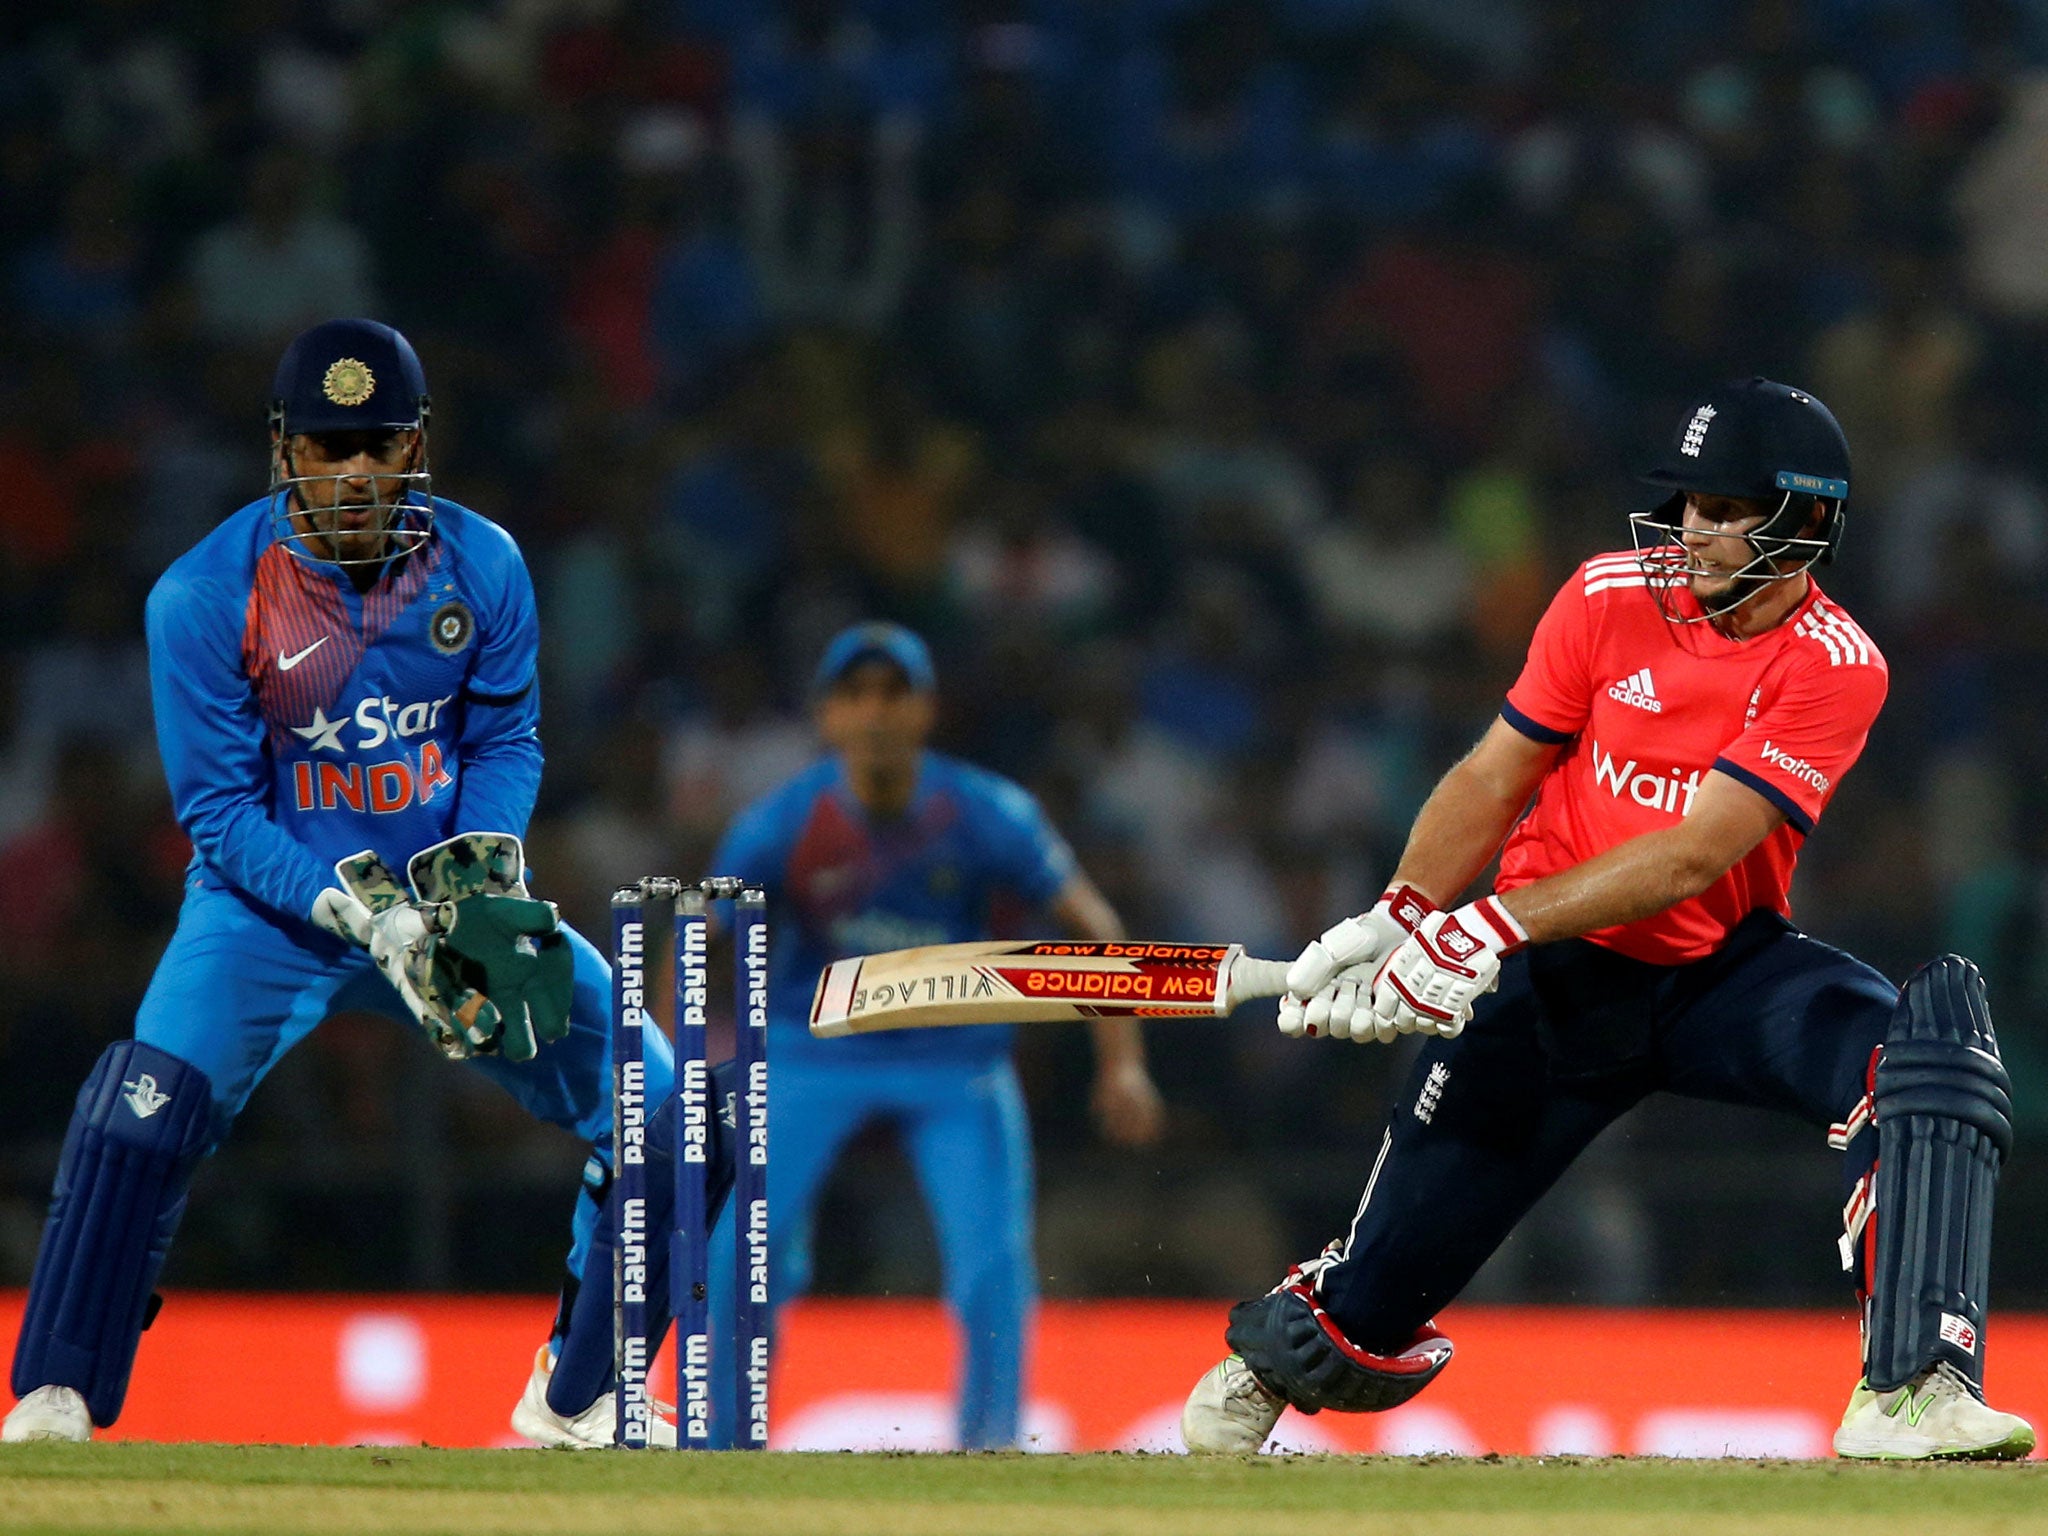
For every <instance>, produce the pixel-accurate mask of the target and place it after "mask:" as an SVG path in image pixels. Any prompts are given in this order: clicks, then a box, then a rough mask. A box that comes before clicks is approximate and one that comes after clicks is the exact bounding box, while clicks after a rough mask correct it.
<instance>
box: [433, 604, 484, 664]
mask: <svg viewBox="0 0 2048 1536" xmlns="http://www.w3.org/2000/svg"><path fill="white" fill-rule="evenodd" d="M475 633H476V615H475V614H473V613H471V612H470V611H469V604H467V603H465V602H463V601H462V599H460V598H452V599H450V600H449V601H448V602H445V603H443V604H442V605H441V606H440V607H439V608H437V609H435V610H434V616H433V618H432V619H430V620H428V621H427V634H428V636H429V637H430V638H431V639H432V640H433V642H434V649H435V650H437V651H439V652H440V653H441V654H442V655H443V656H453V655H455V654H456V652H458V651H460V650H461V649H462V648H463V647H464V646H466V645H468V644H469V641H470V637H471V636H473V635H474V634H475Z"/></svg>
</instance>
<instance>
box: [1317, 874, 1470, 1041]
mask: <svg viewBox="0 0 2048 1536" xmlns="http://www.w3.org/2000/svg"><path fill="white" fill-rule="evenodd" d="M1435 910H1436V904H1435V903H1434V902H1432V901H1431V900H1430V899H1429V898H1428V897H1427V896H1425V895H1423V894H1422V893H1421V892H1420V891H1418V890H1416V889H1415V887H1413V886H1412V885H1397V886H1395V887H1393V888H1392V889H1391V890H1389V891H1388V892H1387V893H1386V894H1385V895H1383V896H1381V897H1380V899H1379V900H1378V901H1377V902H1376V903H1374V905H1373V908H1372V910H1371V911H1370V912H1361V913H1360V914H1359V915H1358V916H1357V917H1347V918H1345V919H1344V921H1343V922H1341V923H1339V924H1337V925H1336V926H1335V927H1334V928H1331V929H1329V930H1327V931H1326V932H1325V933H1324V934H1323V936H1322V937H1321V938H1319V939H1315V940H1313V941H1312V942H1311V943H1310V944H1309V946H1308V947H1307V948H1306V949H1304V950H1303V951H1302V952H1301V953H1300V954H1299V955H1298V956H1296V957H1295V961H1294V964H1293V965H1291V966H1289V967H1288V968H1287V995H1286V996H1285V997H1283V998H1281V999H1280V1033H1281V1034H1283V1035H1286V1036H1288V1037H1289V1038H1290V1039H1299V1038H1301V1037H1302V1036H1304V1035H1306V1036H1308V1037H1310V1038H1311V1039H1313V1038H1315V1037H1316V1036H1318V1035H1331V1036H1334V1037H1335V1038H1337V1039H1340V1040H1345V1039H1349V1040H1357V1041H1360V1042H1363V1041H1366V1040H1370V1039H1373V1038H1374V1033H1373V1028H1372V994H1373V983H1374V981H1375V980H1376V979H1377V977H1378V975H1379V972H1380V969H1381V967H1383V966H1384V965H1385V964H1386V962H1387V960H1388V959H1389V958H1390V957H1391V956H1392V955H1393V953H1394V951H1395V950H1396V949H1397V948H1399V947H1400V944H1401V942H1402V940H1404V939H1406V938H1407V937H1408V935H1409V934H1411V933H1413V932H1414V931H1415V926H1416V924H1418V923H1420V922H1421V921H1422V920H1423V919H1424V918H1425V917H1427V916H1428V915H1429V914H1430V913H1432V912H1434V911H1435ZM1354 1024H1357V1025H1358V1026H1361V1027H1360V1028H1359V1029H1357V1030H1354V1028H1353V1026H1354ZM1389 1038H1391V1037H1389Z"/></svg>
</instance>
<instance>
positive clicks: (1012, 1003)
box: [811, 940, 1287, 1038]
mask: <svg viewBox="0 0 2048 1536" xmlns="http://www.w3.org/2000/svg"><path fill="white" fill-rule="evenodd" d="M1286 990H1287V962H1286V961H1284V960H1259V959H1255V958H1253V957H1252V956H1250V955H1247V954H1246V953H1245V952H1244V946H1243V945H1242V944H1146V943H1140V942H1136V941H1131V942H1126V943H1120V944H1102V943H1087V942H1078V941H1077V942H1064V943H1063V942H1033V941H1030V940H1024V941H1019V942H1010V943H994V942H990V943H975V944H929V945H926V946H924V947H923V948H919V949H892V950H888V951H886V952H884V953H882V954H878V955H855V956H853V957H852V958H850V959H846V960H834V961H833V962H832V963H831V964H830V965H828V966H826V967H825V971H824V974H823V975H821V976H820V977H819V978H818V990H817V992H816V993H815V994H814V995H813V996H812V998H811V1033H812V1034H814V1035H818V1036H822V1037H826V1038H830V1037H832V1036H836V1035H864V1034H867V1033H869V1032H871V1031H874V1030H884V1029H934V1028H937V1027H938V1026H940V1025H944V1024H1043V1023H1058V1022H1062V1021H1065V1020H1070V1019H1101V1018H1222V1017H1223V1016H1224V1015H1226V1014H1228V1013H1229V1012H1230V1011H1231V1010H1232V1009H1233V1008H1235V1007H1236V1006H1237V1005H1238V1004H1239V1003H1241V1002H1244V1001H1245V1000H1246V999H1247V998H1253V997H1278V996H1279V995H1280V994H1281V993H1282V992H1285V991H1286Z"/></svg>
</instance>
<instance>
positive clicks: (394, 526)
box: [270, 320, 434, 565]
mask: <svg viewBox="0 0 2048 1536" xmlns="http://www.w3.org/2000/svg"><path fill="white" fill-rule="evenodd" d="M270 397H271V398H270V426H271V430H272V432H273V433H275V434H276V436H277V446H276V449H275V451H274V452H273V454H272V468H271V482H270V520H271V529H272V531H273V532H274V533H275V534H276V536H277V539H278V541H279V542H280V543H283V544H285V545H286V546H287V547H288V548H290V549H291V550H293V552H294V553H296V554H299V555H302V556H304V557H305V558H307V559H310V560H317V561H320V562H322V563H326V564H341V565H359V564H375V563H381V562H382V561H384V560H387V559H390V558H391V557H392V556H393V555H399V554H404V553H406V552H408V551H410V550H413V549H416V548H418V547H419V546H420V545H422V544H424V543H425V542H426V541H427V539H428V538H429V537H430V536H431V535H432V532H433V526H434V496H433V477H432V476H431V474H429V472H428V470H427V450H426V442H425V439H424V436H422V439H421V441H420V445H419V448H418V452H417V455H416V457H415V458H414V459H413V461H412V468H410V469H407V470H403V471H400V472H397V473H393V474H389V475H382V474H380V475H378V476H376V477H375V478H376V483H377V484H378V485H379V486H380V487H390V489H389V490H388V496H389V499H388V500H380V501H377V502H375V503H374V504H373V505H374V506H375V507H376V508H377V510H378V513H379V516H380V519H381V522H382V525H383V527H384V529H385V531H386V532H387V533H388V534H389V535H390V537H389V539H388V540H387V541H386V542H385V544H384V545H382V546H381V547H380V551H379V553H378V554H376V555H375V556H374V557H364V558H362V559H348V558H344V557H341V556H339V555H333V554H327V555H323V554H321V553H319V546H320V545H321V544H323V543H324V542H325V541H326V539H327V535H326V534H325V533H324V532H322V530H320V529H319V528H317V527H315V526H312V524H311V521H310V519H309V518H308V517H307V516H305V515H304V507H305V502H304V500H303V498H302V497H300V496H298V495H297V494H295V493H296V492H298V491H299V490H301V488H303V487H305V486H306V485H308V484H310V483H311V482H313V481H316V480H324V481H332V480H337V479H342V478H347V477H342V476H334V475H302V474H300V473H299V472H298V470H297V468H296V467H295V466H294V464H293V462H292V453H291V439H292V438H293V437H296V436H299V435H302V434H303V435H307V436H319V435H322V434H325V433H332V432H367V433H384V432H393V431H404V430H415V431H419V432H421V433H422V434H424V432H425V429H426V425H427V414H428V400H427V375H426V370H425V369H423V368H422V367H421V366H420V359H419V354H418V353H416V352H414V351H413V349H412V343H411V342H409V341H407V340H406V339H405V337H404V336H403V335H401V334H400V333H399V332H398V331H396V330H394V329H393V328H392V327H390V326H388V325H385V324H383V323H381V322H380V321H376V320H328V321H325V322H323V323H322V324H319V325H316V326H314V327H313V328H312V329H311V330H308V331H302V332H301V333H300V334H299V335H298V336H296V337H294V338H293V339H292V342H291V345H289V346H287V347H286V348H285V349H284V356H283V357H281V358H279V359H278V364H277V374H276V377H275V378H274V379H273V380H272V383H271V389H270ZM379 494H386V493H385V492H384V491H382V490H380V492H379ZM329 547H330V548H331V547H332V546H329Z"/></svg>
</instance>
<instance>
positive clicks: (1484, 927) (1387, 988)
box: [1372, 896, 1529, 1040]
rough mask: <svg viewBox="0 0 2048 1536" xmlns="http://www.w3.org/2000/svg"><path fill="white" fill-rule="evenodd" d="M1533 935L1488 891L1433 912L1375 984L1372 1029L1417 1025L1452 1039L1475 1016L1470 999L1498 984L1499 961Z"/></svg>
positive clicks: (1387, 1035)
mask: <svg viewBox="0 0 2048 1536" xmlns="http://www.w3.org/2000/svg"><path fill="white" fill-rule="evenodd" d="M1528 942H1529V935H1528V933H1527V932H1526V931H1525V930H1524V929H1523V927H1522V925H1521V924H1520V923H1518V922H1516V921H1515V919H1514V917H1513V915H1512V914H1511V913H1509V911H1508V909H1507V908H1506V907H1504V906H1502V905H1501V904H1500V903H1499V902H1498V901H1497V900H1495V899H1494V898H1493V897H1491V896H1482V897H1480V898H1479V899H1478V900H1477V901H1473V902H1467V903H1466V904H1465V905H1464V906H1462V907H1460V908H1458V909H1457V911H1455V912H1436V913H1432V914H1431V915H1430V916H1429V917H1427V918H1425V919H1423V921H1422V922H1421V923H1419V924H1418V925H1417V926H1416V929H1415V932H1414V933H1412V934H1410V935H1409V936H1408V938H1407V939H1406V941H1404V942H1403V943H1402V945H1401V947H1400V948H1399V949H1397V950H1395V951H1394V954H1393V957H1392V958H1391V959H1389V960H1388V961H1387V963H1386V966H1385V968H1384V969H1383V970H1382V971H1381V973H1380V976H1379V980H1378V981H1377V982H1376V983H1375V984H1374V986H1373V992H1372V1012H1373V1018H1374V1021H1375V1023H1374V1028H1375V1030H1376V1031H1377V1032H1378V1034H1379V1036H1380V1038H1381V1039H1391V1038H1392V1037H1393V1036H1394V1035H1397V1034H1398V1035H1407V1034H1414V1033H1417V1032H1423V1033H1428V1034H1434V1035H1441V1036H1443V1037H1444V1039H1446V1040H1449V1039H1452V1038H1454V1037H1455V1036H1457V1035H1458V1034H1459V1033H1460V1032H1462V1031H1463V1030H1464V1028H1465V1025H1466V1023H1467V1021H1468V1020H1470V1019H1471V1017H1472V1005H1473V1004H1474V1003H1475V1002H1477V1001H1478V1000H1479V999H1480V998H1481V997H1484V996H1485V995H1486V994H1487V993H1488V992H1491V991H1492V990H1493V989H1494V988H1495V987H1497V986H1499V985H1500V963H1501V961H1502V960H1503V959H1505V958H1506V957H1507V956H1509V955H1511V954H1513V953H1514V952H1515V951H1516V950H1518V949H1520V948H1522V947H1523V946H1524V945H1525V944H1527V943H1528Z"/></svg>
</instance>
